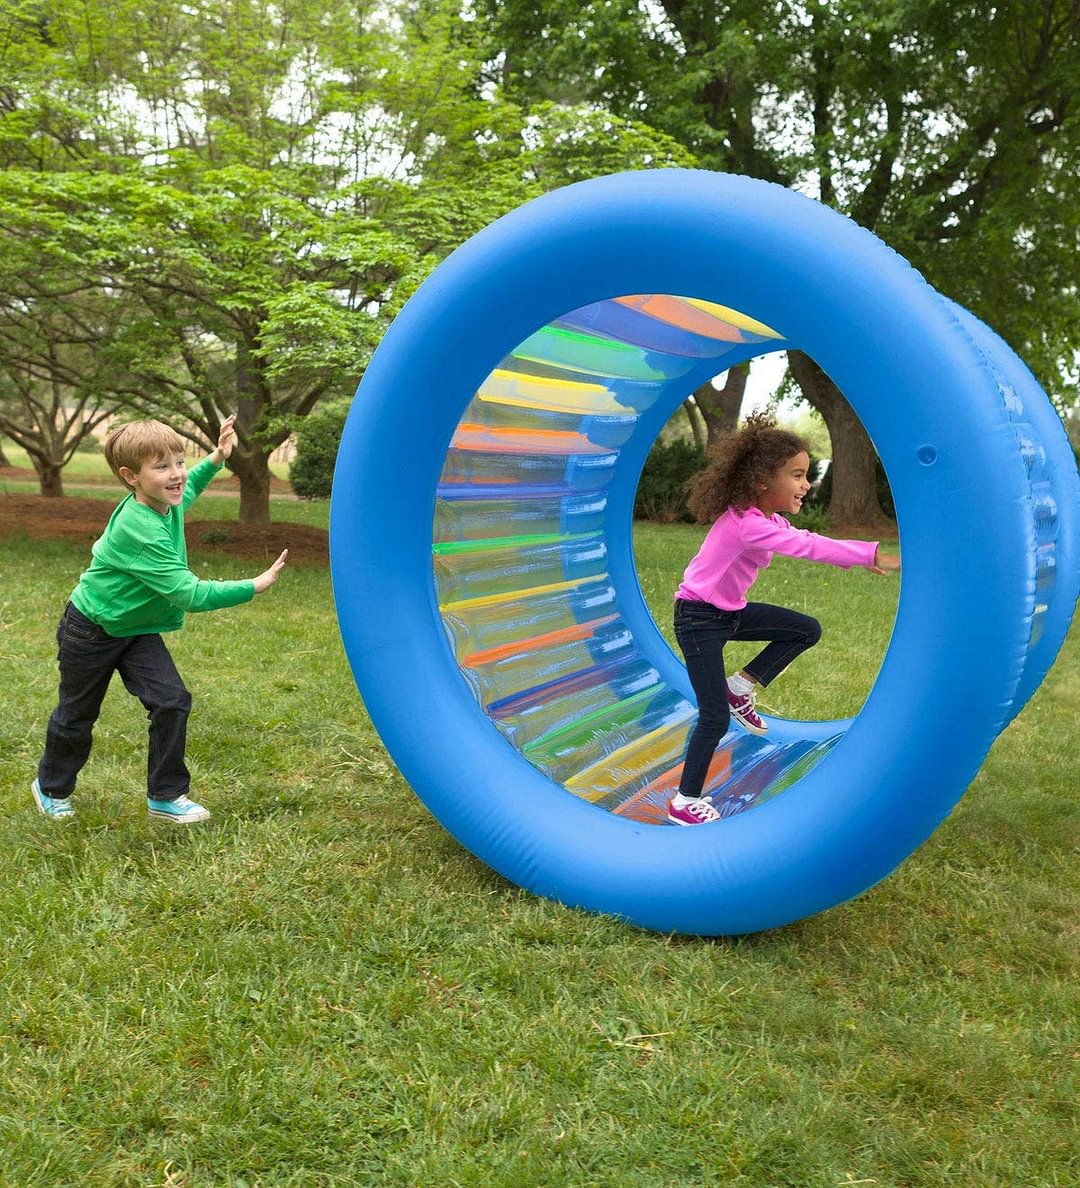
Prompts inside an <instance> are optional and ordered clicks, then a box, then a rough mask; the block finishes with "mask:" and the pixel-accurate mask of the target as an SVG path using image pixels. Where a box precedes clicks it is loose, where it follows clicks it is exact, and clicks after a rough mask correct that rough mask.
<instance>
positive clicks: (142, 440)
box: [105, 421, 184, 487]
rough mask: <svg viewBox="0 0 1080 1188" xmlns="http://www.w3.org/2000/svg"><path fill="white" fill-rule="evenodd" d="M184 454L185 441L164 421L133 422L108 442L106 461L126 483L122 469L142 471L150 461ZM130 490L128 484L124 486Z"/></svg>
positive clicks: (118, 430) (114, 434)
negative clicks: (141, 468) (144, 465)
mask: <svg viewBox="0 0 1080 1188" xmlns="http://www.w3.org/2000/svg"><path fill="white" fill-rule="evenodd" d="M183 452H184V439H183V438H182V437H181V436H180V434H179V433H177V432H176V430H175V429H172V428H170V427H169V426H168V425H165V424H163V423H162V422H161V421H130V422H129V423H128V424H126V425H121V426H120V428H119V429H114V430H113V431H112V433H110V434H109V436H108V438H107V440H106V442H105V461H106V462H108V464H109V468H110V469H111V470H112V472H113V474H115V475H116V477H117V478H118V479H120V481H121V482H122V483H124V480H123V478H121V476H120V467H121V466H126V467H127V468H128V469H129V470H136V471H137V470H138V469H139V468H140V467H141V466H142V464H143V463H144V462H146V461H147V460H149V459H154V460H157V459H158V458H168V457H170V456H171V455H173V454H182V453H183ZM124 486H125V487H128V486H129V484H128V483H124Z"/></svg>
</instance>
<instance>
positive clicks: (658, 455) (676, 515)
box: [634, 438, 705, 524]
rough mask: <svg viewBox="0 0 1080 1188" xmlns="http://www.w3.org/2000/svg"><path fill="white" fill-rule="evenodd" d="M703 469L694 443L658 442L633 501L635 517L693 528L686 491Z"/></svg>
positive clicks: (647, 461)
mask: <svg viewBox="0 0 1080 1188" xmlns="http://www.w3.org/2000/svg"><path fill="white" fill-rule="evenodd" d="M704 465H705V455H704V453H703V452H702V451H701V450H699V449H698V448H697V446H695V445H694V444H693V443H692V442H689V441H685V440H683V439H681V438H675V439H674V440H672V441H669V442H664V443H662V442H657V443H656V444H655V445H654V446H653V448H652V449H651V450H650V451H649V456H648V458H646V459H645V467H644V469H643V470H642V472H641V480H640V482H639V483H638V489H637V495H636V497H635V499H634V516H635V517H636V518H637V519H639V520H656V521H657V522H658V523H661V524H674V523H676V522H677V521H681V522H682V523H684V524H692V523H693V522H694V517H693V516H692V515H691V514H690V510H689V508H687V506H686V488H687V484H688V483H689V482H690V480H691V479H692V478H693V477H694V475H695V474H696V473H697V472H698V471H699V470H700V469H701V468H702V466H704Z"/></svg>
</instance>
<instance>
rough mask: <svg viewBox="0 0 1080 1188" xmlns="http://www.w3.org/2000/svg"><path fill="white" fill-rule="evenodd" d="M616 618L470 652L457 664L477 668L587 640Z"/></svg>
mask: <svg viewBox="0 0 1080 1188" xmlns="http://www.w3.org/2000/svg"><path fill="white" fill-rule="evenodd" d="M618 617H619V616H618V615H604V616H603V617H602V618H599V619H590V620H589V622H587V623H575V624H574V625H573V626H571V627H560V628H559V629H558V630H556V631H546V632H544V634H542V635H534V636H533V637H532V638H531V639H518V640H514V641H513V642H512V643H508V644H500V645H499V646H498V647H497V648H485V649H484V650H483V651H482V652H471V653H470V654H469V655H468V656H459V657H458V663H459V664H460V665H461V667H462V668H478V667H479V666H480V665H481V664H490V663H491V662H492V661H493V660H505V659H506V657H507V656H516V655H518V654H520V653H521V652H532V651H535V650H537V649H539V648H548V647H553V646H554V645H556V644H564V643H573V642H575V641H576V640H579V639H588V638H589V636H591V635H593V634H594V633H595V632H596V629H597V628H598V627H603V626H604V625H605V624H606V623H613V622H614V621H615V620H616V619H617V618H618Z"/></svg>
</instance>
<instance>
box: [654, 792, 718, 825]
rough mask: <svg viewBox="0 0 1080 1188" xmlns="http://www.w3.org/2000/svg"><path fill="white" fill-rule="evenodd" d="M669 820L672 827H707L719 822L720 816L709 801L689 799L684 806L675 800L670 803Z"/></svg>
mask: <svg viewBox="0 0 1080 1188" xmlns="http://www.w3.org/2000/svg"><path fill="white" fill-rule="evenodd" d="M667 819H668V820H669V821H670V822H671V823H672V825H707V824H708V823H709V822H710V821H719V820H720V814H719V813H718V812H717V811H716V809H714V808H713V806H712V805H711V804H710V803H709V801H707V800H703V799H701V798H697V799H695V798H694V797H687V799H686V800H685V801H684V802H683V803H682V804H677V803H676V802H675V801H674V800H671V801H669V802H668V806H667Z"/></svg>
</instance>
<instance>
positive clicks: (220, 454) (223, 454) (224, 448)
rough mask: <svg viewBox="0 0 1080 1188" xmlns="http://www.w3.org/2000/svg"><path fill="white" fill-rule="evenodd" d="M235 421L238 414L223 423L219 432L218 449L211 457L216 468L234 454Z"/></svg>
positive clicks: (227, 418)
mask: <svg viewBox="0 0 1080 1188" xmlns="http://www.w3.org/2000/svg"><path fill="white" fill-rule="evenodd" d="M235 421H236V413H233V414H232V415H231V416H228V417H226V418H225V420H224V421H222V422H221V429H220V430H219V431H218V439H217V448H216V449H215V450H214V452H213V453H212V454H211V455H210V457H211V459H212V460H213V462H214V465H215V466H220V465H221V463H222V462H224V461H225V459H226V458H227V457H228V456H229V455H230V454H231V453H232V452H233V446H234V445H236V430H235V429H234V428H233V424H234V422H235Z"/></svg>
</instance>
